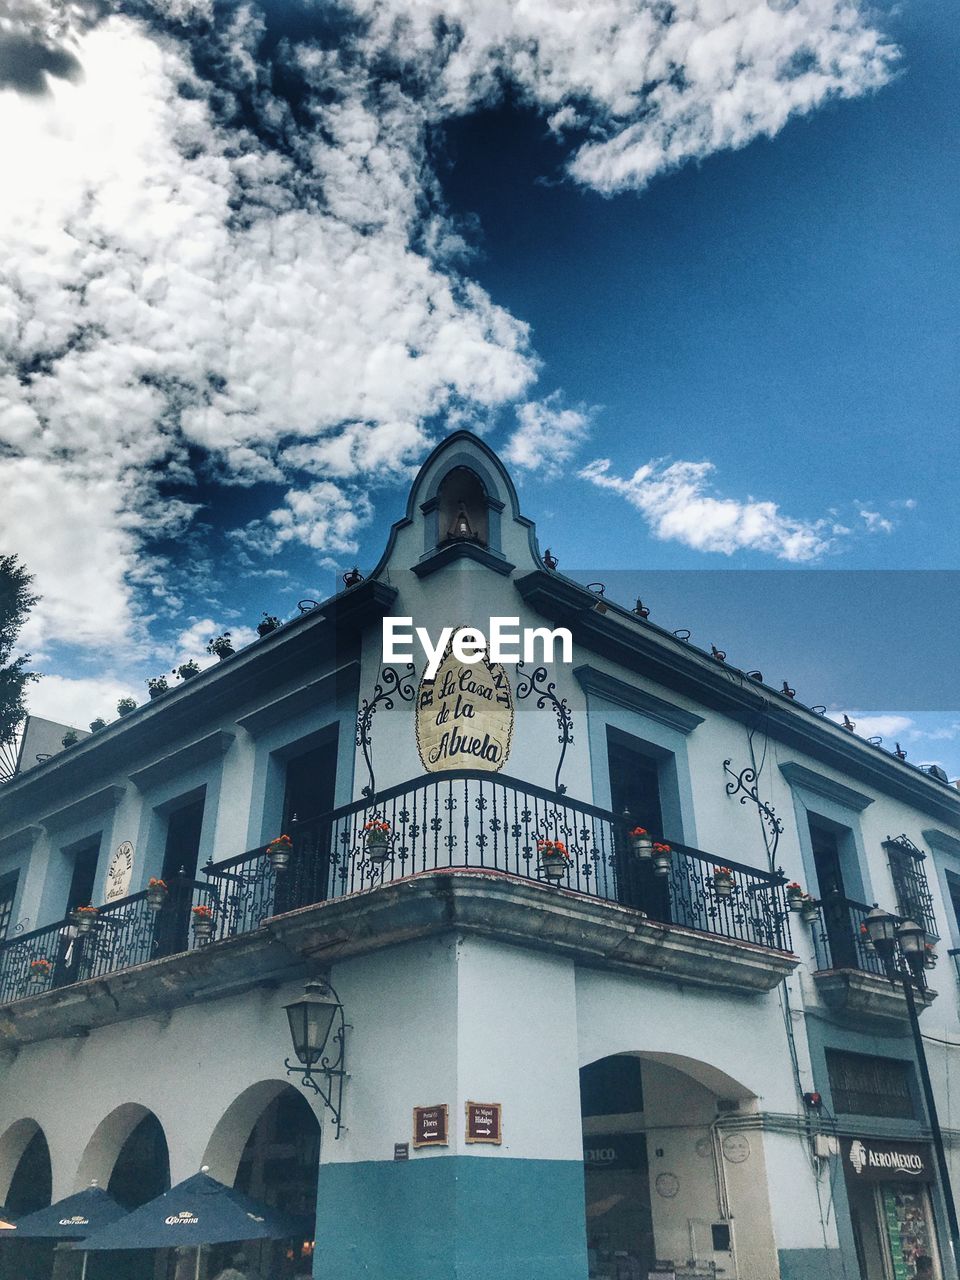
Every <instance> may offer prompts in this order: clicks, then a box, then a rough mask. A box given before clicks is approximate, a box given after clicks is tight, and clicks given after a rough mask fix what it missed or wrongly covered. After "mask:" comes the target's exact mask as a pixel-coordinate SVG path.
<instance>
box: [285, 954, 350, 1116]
mask: <svg viewBox="0 0 960 1280" xmlns="http://www.w3.org/2000/svg"><path fill="white" fill-rule="evenodd" d="M284 1011H285V1012H286V1015H287V1021H288V1022H289V1024H290V1038H291V1040H292V1041H293V1051H294V1054H295V1055H296V1057H297V1060H298V1061H299V1063H300V1065H299V1066H297V1065H296V1063H291V1061H290V1059H289V1058H287V1059H286V1060H285V1062H284V1066H285V1067H286V1068H287V1075H292V1074H294V1073H299V1074H300V1076H301V1080H300V1083H301V1084H302V1085H303V1087H304V1088H305V1089H312V1090H313V1091H314V1093H316V1094H318V1095H319V1096H320V1098H321V1099H322V1101H323V1105H324V1106H325V1107H326V1108H327V1109H328V1110H329V1111H330V1112H332V1116H333V1124H334V1125H335V1126H336V1130H337V1131H336V1134H335V1135H334V1136H335V1137H336V1138H339V1137H340V1130H341V1128H342V1124H343V1122H342V1118H341V1113H342V1106H343V1082H344V1079H345V1078H346V1070H345V1057H344V1050H345V1041H346V1029H347V1026H348V1024H347V1023H346V1022H344V1019H343V1005H342V1004H341V1002H340V997H339V996H338V995H337V993H336V991H335V990H334V989H333V987H332V986H331V985H330V983H329V982H327V981H326V980H325V979H322V978H321V979H315V980H314V981H312V982H308V983H307V984H306V986H305V988H304V992H303V995H302V996H301V998H300V999H299V1000H294V1001H293V1003H292V1004H288V1005H285V1006H284ZM318 1076H322V1077H325V1078H326V1087H325V1088H324V1086H323V1085H322V1084H321V1083H320V1081H319V1080H318V1079H317V1077H318Z"/></svg>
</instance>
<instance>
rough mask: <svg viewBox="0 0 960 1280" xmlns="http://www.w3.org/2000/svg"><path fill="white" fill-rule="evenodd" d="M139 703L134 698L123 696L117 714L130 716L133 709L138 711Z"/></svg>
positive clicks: (118, 704)
mask: <svg viewBox="0 0 960 1280" xmlns="http://www.w3.org/2000/svg"><path fill="white" fill-rule="evenodd" d="M136 709H137V703H136V699H134V698H121V699H120V701H119V702H118V703H117V715H121V716H128V715H129V714H130V712H131V711H136Z"/></svg>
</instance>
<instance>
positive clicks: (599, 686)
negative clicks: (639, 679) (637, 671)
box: [573, 664, 703, 734]
mask: <svg viewBox="0 0 960 1280" xmlns="http://www.w3.org/2000/svg"><path fill="white" fill-rule="evenodd" d="M573 674H574V677H575V678H576V680H577V681H578V683H579V685H580V687H581V689H583V691H584V692H585V693H586V694H588V695H589V694H594V695H595V696H596V697H598V698H605V699H606V700H607V702H615V703H616V704H617V705H618V706H621V707H626V708H627V709H628V710H629V711H637V712H639V714H640V715H643V716H646V717H647V718H648V719H650V720H656V721H657V722H658V723H659V724H665V725H666V726H667V727H668V728H670V729H676V730H677V732H678V733H683V734H688V733H692V732H693V731H694V729H696V727H697V725H700V724H703V716H698V715H694V713H693V712H692V711H687V710H686V708H684V707H678V706H676V705H675V704H674V703H672V702H667V701H666V699H665V698H658V697H657V696H656V695H655V694H652V693H647V692H646V690H644V689H638V688H637V687H636V686H635V685H632V684H628V683H627V682H626V680H619V679H617V677H616V676H611V675H609V674H608V673H607V672H606V671H600V670H599V669H598V668H597V667H591V666H590V665H589V664H587V665H584V666H582V667H574V670H573Z"/></svg>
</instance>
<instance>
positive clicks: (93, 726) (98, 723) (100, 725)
mask: <svg viewBox="0 0 960 1280" xmlns="http://www.w3.org/2000/svg"><path fill="white" fill-rule="evenodd" d="M106 727H107V722H106V720H104V718H103V716H97V718H96V720H91V721H90V732H91V733H99V732H100V730H101V729H105V728H106Z"/></svg>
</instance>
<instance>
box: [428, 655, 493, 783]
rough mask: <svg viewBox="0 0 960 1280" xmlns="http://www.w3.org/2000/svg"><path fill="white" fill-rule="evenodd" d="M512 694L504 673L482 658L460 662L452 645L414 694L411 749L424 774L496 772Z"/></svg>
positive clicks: (487, 659) (485, 658) (481, 656)
mask: <svg viewBox="0 0 960 1280" xmlns="http://www.w3.org/2000/svg"><path fill="white" fill-rule="evenodd" d="M513 717H514V708H513V694H512V692H511V690H510V681H509V680H508V679H507V673H506V671H505V670H504V669H503V667H502V666H501V664H500V663H499V662H491V661H490V659H489V658H488V657H487V656H486V654H481V655H480V656H479V661H478V660H476V659H473V660H471V661H470V662H469V663H467V662H463V661H461V659H460V658H458V657H457V655H456V653H455V652H454V649H453V646H452V644H450V645H448V647H447V650H446V652H445V653H444V654H443V657H442V658H441V659H440V662H439V665H438V666H437V667H436V675H435V676H434V678H433V679H432V680H429V679H428V678H427V676H426V674H424V676H423V679H422V680H421V681H420V688H419V689H418V691H417V749H418V750H419V752H420V759H421V760H422V761H423V767H424V769H426V770H427V772H428V773H440V772H442V771H443V770H444V769H485V770H487V771H488V772H496V771H497V770H498V769H502V768H503V766H504V764H505V762H506V759H507V756H509V754H510V741H511V739H512V737H513Z"/></svg>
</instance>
